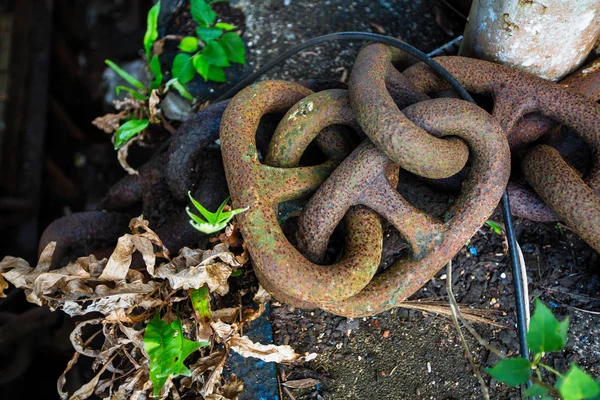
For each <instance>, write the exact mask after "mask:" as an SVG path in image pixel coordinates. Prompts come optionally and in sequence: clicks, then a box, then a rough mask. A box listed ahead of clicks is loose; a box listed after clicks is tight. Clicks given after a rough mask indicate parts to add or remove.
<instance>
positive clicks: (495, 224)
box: [485, 219, 503, 235]
mask: <svg viewBox="0 0 600 400" xmlns="http://www.w3.org/2000/svg"><path fill="white" fill-rule="evenodd" d="M485 224H486V225H487V226H489V227H490V228H491V229H492V230H493V231H494V232H495V233H496V234H497V235H502V229H503V226H502V225H501V224H499V223H498V222H496V221H494V220H491V219H488V220H487V221H485Z"/></svg>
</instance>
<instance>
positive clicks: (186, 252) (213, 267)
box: [156, 243, 241, 296]
mask: <svg viewBox="0 0 600 400" xmlns="http://www.w3.org/2000/svg"><path fill="white" fill-rule="evenodd" d="M218 260H220V261H218ZM239 266H241V265H240V264H239V263H238V262H237V261H236V260H235V256H234V254H233V253H231V252H230V251H229V249H228V248H227V246H225V245H224V244H222V243H221V244H218V245H216V246H215V248H214V249H212V250H206V251H202V250H192V249H190V248H187V247H184V248H183V249H181V250H180V251H179V255H178V256H177V257H175V258H173V260H172V261H171V262H170V263H168V264H164V265H162V266H160V267H159V268H157V269H156V276H158V277H160V278H163V279H168V280H169V284H170V285H171V288H173V289H198V288H200V287H201V286H203V285H204V284H206V286H208V289H209V290H210V291H211V292H215V293H217V294H219V295H221V296H223V295H225V294H227V292H228V291H229V284H228V283H227V279H228V278H229V275H231V271H232V267H239Z"/></svg>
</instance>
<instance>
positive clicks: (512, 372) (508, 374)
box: [489, 357, 531, 386]
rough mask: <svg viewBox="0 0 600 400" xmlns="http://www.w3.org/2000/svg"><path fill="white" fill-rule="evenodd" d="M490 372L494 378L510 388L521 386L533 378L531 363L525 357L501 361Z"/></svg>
mask: <svg viewBox="0 0 600 400" xmlns="http://www.w3.org/2000/svg"><path fill="white" fill-rule="evenodd" d="M489 372H490V374H492V376H493V377H494V378H496V379H497V380H499V381H500V382H504V383H507V384H509V385H510V386H518V385H521V384H523V383H525V382H527V381H528V380H529V377H530V376H531V369H530V368H529V361H527V360H526V359H524V358H523V357H519V358H507V359H504V360H500V361H499V362H498V364H496V365H495V366H494V368H492V369H490V370H489Z"/></svg>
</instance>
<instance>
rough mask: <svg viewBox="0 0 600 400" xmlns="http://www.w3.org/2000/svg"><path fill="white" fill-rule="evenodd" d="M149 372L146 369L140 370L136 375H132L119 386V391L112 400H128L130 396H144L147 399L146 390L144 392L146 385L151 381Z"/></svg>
mask: <svg viewBox="0 0 600 400" xmlns="http://www.w3.org/2000/svg"><path fill="white" fill-rule="evenodd" d="M149 379H150V378H149V376H148V370H147V369H145V368H141V369H139V370H138V371H137V372H136V373H135V374H134V375H130V376H128V377H127V379H125V381H124V382H123V383H122V384H120V385H119V388H118V389H117V391H116V392H115V393H114V394H113V395H112V397H111V399H112V400H126V399H129V398H130V396H131V398H133V397H134V396H136V395H137V396H142V395H143V396H144V398H145V397H146V390H144V383H146V382H148V381H149Z"/></svg>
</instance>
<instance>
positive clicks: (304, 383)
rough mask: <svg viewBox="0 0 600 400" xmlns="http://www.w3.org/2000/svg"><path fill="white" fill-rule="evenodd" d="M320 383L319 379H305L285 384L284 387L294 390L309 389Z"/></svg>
mask: <svg viewBox="0 0 600 400" xmlns="http://www.w3.org/2000/svg"><path fill="white" fill-rule="evenodd" d="M319 382H320V381H319V380H318V379H314V378H305V379H296V380H293V381H286V382H283V386H287V387H289V388H292V389H308V388H311V387H313V386H315V385H317V384H318V383H319Z"/></svg>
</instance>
